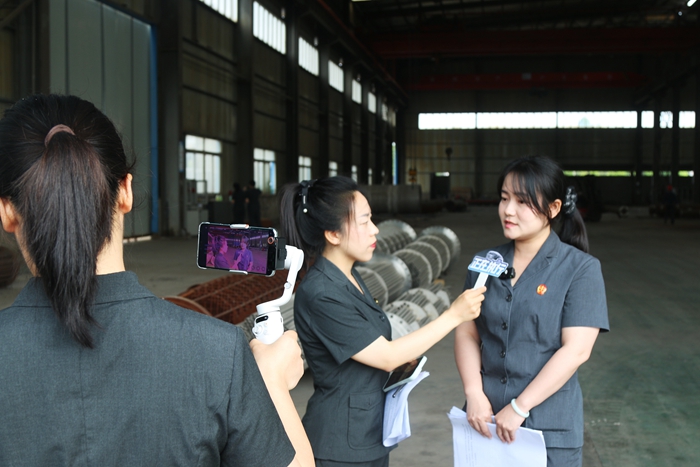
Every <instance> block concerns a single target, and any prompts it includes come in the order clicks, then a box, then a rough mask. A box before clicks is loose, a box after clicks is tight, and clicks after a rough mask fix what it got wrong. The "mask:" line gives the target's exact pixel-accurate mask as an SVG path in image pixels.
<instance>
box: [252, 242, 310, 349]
mask: <svg viewBox="0 0 700 467" xmlns="http://www.w3.org/2000/svg"><path fill="white" fill-rule="evenodd" d="M277 245H278V246H277V265H276V266H277V267H276V269H289V274H288V275H287V282H285V283H284V293H283V294H282V296H281V297H280V298H277V299H275V300H272V301H269V302H265V303H261V304H259V305H258V306H257V307H256V309H257V310H258V317H257V318H255V325H254V326H253V334H255V337H256V338H257V339H258V340H260V342H262V343H263V344H272V343H273V342H275V341H276V340H277V339H279V338H280V336H281V335H282V334H283V333H284V323H283V320H282V313H280V306H281V305H284V304H286V303H288V302H289V300H290V299H291V298H292V293H293V292H294V283H295V282H296V280H297V274H298V273H299V270H300V269H301V266H302V264H303V263H304V252H303V251H301V250H300V249H298V248H296V247H293V246H289V245H286V241H285V239H284V238H278V239H277Z"/></svg>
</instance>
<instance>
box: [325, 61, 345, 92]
mask: <svg viewBox="0 0 700 467" xmlns="http://www.w3.org/2000/svg"><path fill="white" fill-rule="evenodd" d="M328 84H330V85H331V87H332V88H335V89H337V90H338V91H340V92H343V91H344V90H345V80H344V79H343V69H342V68H340V66H338V65H336V64H335V63H333V62H331V61H330V60H328Z"/></svg>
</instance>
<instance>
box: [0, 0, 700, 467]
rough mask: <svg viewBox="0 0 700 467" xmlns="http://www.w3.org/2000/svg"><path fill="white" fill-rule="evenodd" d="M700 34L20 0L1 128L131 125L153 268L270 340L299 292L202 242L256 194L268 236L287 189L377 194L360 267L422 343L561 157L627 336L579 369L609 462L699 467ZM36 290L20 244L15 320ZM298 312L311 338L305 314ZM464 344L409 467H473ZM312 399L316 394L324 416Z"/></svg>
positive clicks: (537, 7) (448, 17)
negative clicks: (352, 188) (214, 263)
mask: <svg viewBox="0 0 700 467" xmlns="http://www.w3.org/2000/svg"><path fill="white" fill-rule="evenodd" d="M699 17H700V2H699V3H698V4H696V2H695V0H619V1H612V2H611V1H600V0H533V1H523V0H118V1H107V0H0V112H3V111H4V110H5V109H8V108H10V107H11V106H12V104H13V103H14V102H16V101H17V100H19V99H21V98H23V97H26V96H29V95H31V94H33V93H50V92H51V93H63V94H74V95H77V96H80V97H82V98H84V99H87V100H89V101H91V102H93V103H94V104H95V105H96V106H97V107H98V108H99V109H100V110H102V111H103V112H104V113H105V114H106V115H107V116H108V117H110V118H111V119H112V120H113V121H114V122H115V124H116V126H117V128H118V130H119V132H120V134H121V135H122V137H123V139H124V142H125V144H126V146H127V149H128V152H129V155H130V157H131V158H132V160H133V161H134V167H133V174H134V192H135V197H136V204H135V209H134V210H133V212H131V213H130V214H128V215H127V218H126V225H125V261H126V267H127V269H128V270H132V271H134V272H136V274H137V275H138V277H139V280H140V282H141V283H142V284H143V285H144V286H146V287H147V288H149V289H150V290H152V291H153V292H154V293H155V294H156V295H158V296H160V297H163V298H165V299H167V300H170V301H172V302H174V303H177V304H179V305H181V306H184V307H186V308H190V309H192V310H195V311H197V312H200V313H204V314H208V315H211V316H213V317H214V318H216V319H221V320H224V321H227V322H230V323H232V324H234V325H239V326H241V327H242V328H243V329H244V332H246V334H247V336H248V337H250V338H252V337H253V336H252V334H251V331H250V328H251V326H252V319H254V317H255V305H256V304H257V303H260V302H263V301H266V300H270V299H273V298H275V297H277V296H279V295H280V294H281V293H282V290H283V284H284V282H285V279H286V277H287V275H286V271H277V273H276V274H275V275H274V276H273V277H262V276H255V275H248V276H243V275H237V274H230V273H228V272H226V271H220V270H213V269H201V268H198V267H197V264H196V258H197V253H198V251H197V248H198V247H197V234H198V229H199V226H200V224H201V223H202V222H211V223H223V224H230V223H232V222H234V211H233V205H232V203H231V200H232V199H233V196H234V184H238V185H240V186H243V187H245V186H247V185H249V182H250V181H254V182H255V187H257V189H259V190H260V207H261V212H260V219H259V224H260V226H264V227H273V228H276V229H278V231H279V232H280V234H281V235H284V232H282V231H281V228H280V213H279V194H280V190H281V189H282V187H283V186H284V185H286V184H289V183H296V182H299V181H302V180H310V179H318V178H323V177H327V176H334V175H344V176H348V177H351V178H353V179H354V180H355V181H356V182H357V183H358V184H359V185H360V187H361V189H362V191H363V192H364V193H365V194H366V196H367V199H368V201H369V202H370V205H371V208H372V212H373V220H374V221H375V223H376V224H377V226H378V227H379V234H378V236H377V253H376V254H375V258H373V259H372V261H370V262H367V263H363V264H358V265H357V269H358V272H360V275H361V276H362V278H363V280H364V281H365V283H366V284H367V286H368V288H369V289H370V291H371V292H372V295H373V296H374V298H377V299H378V300H379V301H380V305H381V307H382V308H383V309H384V311H385V312H386V313H387V315H388V316H389V318H390V321H391V324H392V335H393V336H394V337H397V336H401V335H405V334H406V333H409V332H411V331H413V330H415V329H417V328H418V327H420V326H422V325H424V324H425V323H427V322H429V321H430V320H432V319H434V318H435V317H436V316H438V315H439V314H440V313H441V312H442V311H444V310H445V309H446V308H447V307H448V306H449V303H450V301H451V300H453V299H454V298H455V297H456V296H457V295H459V293H460V292H461V291H462V289H463V287H464V281H465V277H466V274H467V266H468V264H469V263H470V261H471V259H472V257H473V256H474V255H475V254H476V253H477V252H479V251H482V250H484V249H487V248H489V247H493V246H495V245H499V244H502V243H504V242H505V239H504V238H503V230H502V228H501V225H500V223H499V218H498V212H497V207H496V205H497V203H498V199H499V196H500V194H499V193H497V180H498V177H499V174H500V172H501V170H502V169H503V167H504V166H505V165H506V164H507V163H508V162H509V161H511V160H513V159H515V158H517V157H520V156H525V155H545V156H548V157H550V158H552V159H554V160H555V161H557V162H558V164H559V165H560V166H561V167H562V169H563V170H564V173H565V175H566V176H567V182H568V183H569V184H570V185H572V186H575V187H576V190H577V192H578V194H579V198H578V205H577V208H578V210H579V212H580V213H581V215H582V216H583V218H584V220H585V221H586V228H587V231H588V235H589V240H590V250H591V251H590V253H591V254H592V255H593V256H595V257H596V258H598V259H599V260H600V262H601V265H602V271H603V276H604V279H605V288H606V296H607V304H608V312H609V319H610V332H609V333H605V334H601V335H600V336H599V337H598V339H597V342H596V345H595V347H594V350H593V354H592V355H591V357H590V359H589V360H588V361H587V362H586V363H585V364H584V365H583V366H582V367H581V368H580V369H579V381H580V384H581V388H582V391H583V399H584V421H585V428H584V439H585V444H584V448H583V465H584V467H598V466H604V467H632V466H634V467H646V466H649V467H652V466H653V467H656V466H665V465H669V466H671V465H673V466H688V467H690V466H693V467H694V466H697V465H698V463H699V462H700V443H698V442H697V441H696V439H695V438H696V437H697V435H698V434H700V401H699V400H698V397H697V394H698V388H699V387H700V376H698V375H700V346H698V336H700V314H699V313H698V306H697V304H698V303H700V287H699V286H698V280H697V278H696V276H695V272H694V271H695V268H694V266H695V265H696V264H697V263H698V261H699V260H700V184H698V183H697V177H696V174H698V173H700V21H699ZM249 189H250V188H249ZM668 192H672V193H673V194H674V196H675V199H676V200H677V202H676V205H675V216H674V217H673V218H669V216H668V214H669V212H668V209H669V208H668V204H666V203H665V202H664V200H665V199H667V193H668ZM246 222H250V217H248V218H246ZM86 228H89V226H86ZM30 276H31V274H30V272H29V269H28V268H27V266H26V265H25V264H24V261H23V260H22V259H21V255H20V253H19V249H18V246H17V244H16V241H15V239H14V238H13V237H12V236H11V235H9V234H6V233H4V232H2V233H0V310H1V309H3V308H5V307H7V306H10V305H11V304H12V302H13V300H14V299H15V297H16V296H17V294H18V293H19V291H20V290H21V289H22V287H23V286H24V285H25V284H26V283H27V281H28V280H29V278H30ZM302 276H303V274H302ZM282 313H283V316H284V318H285V327H286V328H288V329H294V317H293V302H290V304H288V305H287V306H286V307H285V308H283V310H282ZM453 343H454V338H453V336H452V334H450V335H448V336H447V337H446V338H445V339H443V340H442V341H441V342H440V343H439V344H437V345H436V346H435V347H433V348H432V349H431V350H430V351H428V352H427V354H426V356H427V358H428V360H427V363H426V366H425V368H424V369H425V370H426V371H428V372H429V373H430V376H429V377H428V378H427V379H426V380H424V381H423V382H421V384H420V385H418V386H417V387H416V388H415V390H414V391H413V392H412V393H411V397H410V399H409V402H410V403H409V406H410V420H411V429H412V435H411V437H410V438H408V439H407V440H405V441H403V442H401V443H400V445H399V447H398V448H397V449H395V450H394V451H392V453H391V456H390V466H391V467H414V466H415V467H419V466H421V467H422V466H445V465H452V463H453V446H452V428H451V426H450V422H449V420H448V418H447V415H446V414H447V412H449V410H450V408H451V407H453V406H456V407H460V408H461V407H462V405H463V404H464V397H465V396H464V392H463V387H462V383H461V380H460V377H459V374H458V372H457V368H456V365H455V359H454V350H453ZM312 393H313V375H312V374H311V373H310V372H306V373H305V375H304V376H303V378H302V380H301V382H300V383H299V385H298V386H297V388H295V389H294V390H293V392H292V396H293V399H294V402H295V405H296V407H297V409H298V411H299V413H300V414H303V413H304V411H305V409H306V402H307V401H308V399H309V397H310V396H311V394H312Z"/></svg>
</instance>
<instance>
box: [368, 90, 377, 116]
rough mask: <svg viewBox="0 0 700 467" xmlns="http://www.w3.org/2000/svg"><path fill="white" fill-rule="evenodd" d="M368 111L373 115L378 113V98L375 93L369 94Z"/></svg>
mask: <svg viewBox="0 0 700 467" xmlns="http://www.w3.org/2000/svg"><path fill="white" fill-rule="evenodd" d="M367 110H369V111H370V112H372V113H373V114H376V113H377V96H375V95H374V93H371V92H368V93H367Z"/></svg>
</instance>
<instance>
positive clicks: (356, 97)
mask: <svg viewBox="0 0 700 467" xmlns="http://www.w3.org/2000/svg"><path fill="white" fill-rule="evenodd" d="M352 100H353V101H355V102H357V103H358V104H362V85H361V84H360V82H359V81H357V80H356V79H354V80H352Z"/></svg>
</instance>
